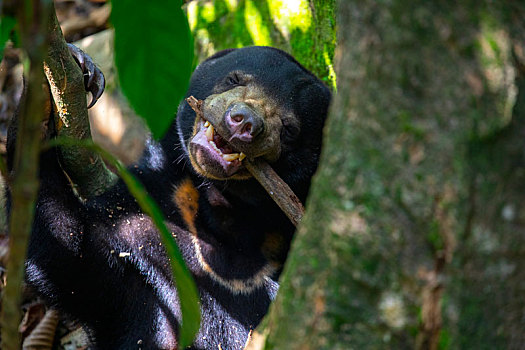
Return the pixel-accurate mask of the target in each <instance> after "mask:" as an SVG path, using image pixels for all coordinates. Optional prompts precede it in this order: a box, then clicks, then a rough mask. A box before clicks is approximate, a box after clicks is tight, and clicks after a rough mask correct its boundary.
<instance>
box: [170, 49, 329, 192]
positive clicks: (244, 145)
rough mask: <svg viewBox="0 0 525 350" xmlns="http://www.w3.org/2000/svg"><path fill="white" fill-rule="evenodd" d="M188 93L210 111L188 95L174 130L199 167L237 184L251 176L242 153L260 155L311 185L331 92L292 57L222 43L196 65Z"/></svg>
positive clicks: (295, 182) (294, 182) (287, 177)
mask: <svg viewBox="0 0 525 350" xmlns="http://www.w3.org/2000/svg"><path fill="white" fill-rule="evenodd" d="M188 96H194V97H195V98H197V99H199V100H204V104H203V114H204V118H205V119H202V118H200V117H196V114H195V112H194V111H193V110H192V109H191V107H190V106H189V105H188V104H187V103H186V102H184V101H183V102H182V103H181V105H180V107H179V110H178V114H177V132H178V136H179V138H180V142H181V143H182V147H183V149H184V152H185V154H186V156H187V157H188V158H189V161H190V162H191V165H192V167H193V169H194V170H195V172H196V173H197V174H198V175H201V176H203V177H205V178H207V179H209V180H218V181H214V182H220V181H224V180H239V181H229V182H230V183H232V182H235V183H237V185H236V186H237V187H238V186H239V185H238V184H239V183H242V182H246V181H243V180H246V179H249V178H250V177H251V175H250V173H249V172H248V171H247V170H246V169H245V167H244V166H243V161H244V159H246V158H248V159H253V158H256V157H262V158H263V159H265V160H266V161H267V162H268V163H270V164H271V165H272V167H273V168H274V169H275V170H276V172H277V173H278V174H279V175H280V176H281V177H282V178H283V180H284V181H286V182H287V183H288V184H289V185H290V186H291V187H292V189H294V187H295V190H299V191H300V192H304V191H302V190H301V189H302V188H306V191H307V187H308V186H309V181H310V178H311V176H312V175H313V173H314V172H315V170H316V168H317V164H318V160H319V154H320V149H321V141H322V128H323V125H324V121H325V117H326V114H327V110H328V106H329V102H330V97H331V95H330V91H329V90H328V88H327V87H326V86H325V85H324V84H323V83H322V82H321V81H320V80H319V79H317V78H316V77H315V76H314V75H313V74H311V73H310V72H309V71H307V70H306V69H305V68H304V67H302V66H301V65H300V64H299V63H298V62H297V61H296V60H295V59H294V58H293V57H291V56H290V55H288V54H287V53H285V52H283V51H281V50H278V49H275V48H270V47H257V46H254V47H246V48H242V49H230V50H224V51H221V52H219V53H217V54H215V55H214V56H212V57H210V58H209V59H207V60H206V61H204V62H203V63H202V64H200V65H199V66H198V67H197V69H196V70H195V72H194V73H193V76H192V78H191V81H190V86H189V89H188V93H187V96H186V97H188ZM234 186H235V185H234ZM240 186H241V187H242V185H240ZM230 187H231V186H230ZM299 195H300V194H299ZM300 197H302V196H300Z"/></svg>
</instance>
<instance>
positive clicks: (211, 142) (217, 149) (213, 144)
mask: <svg viewBox="0 0 525 350" xmlns="http://www.w3.org/2000/svg"><path fill="white" fill-rule="evenodd" d="M210 145H211V146H212V147H213V149H214V150H216V151H217V153H219V154H222V152H221V150H220V149H219V147H217V145H216V144H215V142H213V141H210Z"/></svg>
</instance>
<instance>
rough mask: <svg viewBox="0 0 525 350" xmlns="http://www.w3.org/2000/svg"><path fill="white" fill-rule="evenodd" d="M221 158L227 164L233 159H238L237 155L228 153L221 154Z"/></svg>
mask: <svg viewBox="0 0 525 350" xmlns="http://www.w3.org/2000/svg"><path fill="white" fill-rule="evenodd" d="M222 158H223V159H224V160H225V161H227V162H231V161H233V160H235V159H239V153H228V154H223V155H222Z"/></svg>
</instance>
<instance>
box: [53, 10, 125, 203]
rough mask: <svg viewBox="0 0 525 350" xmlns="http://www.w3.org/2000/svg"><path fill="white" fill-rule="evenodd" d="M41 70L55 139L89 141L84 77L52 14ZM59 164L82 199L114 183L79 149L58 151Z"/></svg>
mask: <svg viewBox="0 0 525 350" xmlns="http://www.w3.org/2000/svg"><path fill="white" fill-rule="evenodd" d="M44 70H45V73H46V77H47V80H48V81H49V85H50V87H51V94H52V96H53V101H54V107H55V112H56V115H57V116H58V118H55V127H56V130H57V134H58V136H64V137H68V138H73V139H78V140H85V139H90V138H91V130H90V126H89V119H88V114H87V108H86V97H85V89H84V78H83V75H82V72H81V70H80V68H79V67H78V65H77V63H76V62H75V60H74V59H73V57H72V56H71V53H70V52H69V49H68V47H67V45H66V42H65V40H64V37H63V35H62V31H61V29H60V26H59V24H58V20H57V18H56V15H55V12H54V11H53V14H52V16H51V21H50V26H49V49H48V54H47V56H46V57H45V61H44ZM59 152H60V156H61V164H62V166H63V168H64V170H65V171H66V172H67V173H68V175H69V177H70V178H71V180H72V181H73V183H74V185H75V188H76V190H77V192H78V193H79V195H80V196H81V197H84V198H85V197H90V196H93V195H97V194H101V193H104V191H105V190H107V189H108V188H109V187H110V186H112V185H113V184H114V183H115V181H116V180H117V176H116V175H115V174H113V173H112V172H111V171H110V170H109V169H108V168H107V167H106V165H105V164H104V162H103V161H102V159H101V157H100V156H99V155H98V154H97V153H94V152H93V151H91V150H87V149H85V148H78V147H68V148H60V151H59Z"/></svg>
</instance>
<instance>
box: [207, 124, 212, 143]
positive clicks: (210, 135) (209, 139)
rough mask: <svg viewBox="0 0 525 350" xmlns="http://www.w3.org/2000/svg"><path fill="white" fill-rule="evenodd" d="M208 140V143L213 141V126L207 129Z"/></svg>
mask: <svg viewBox="0 0 525 350" xmlns="http://www.w3.org/2000/svg"><path fill="white" fill-rule="evenodd" d="M206 138H207V139H208V141H212V140H213V125H210V126H209V127H208V128H207V129H206Z"/></svg>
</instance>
